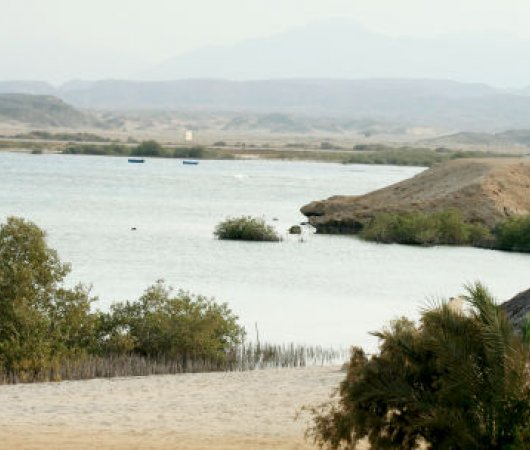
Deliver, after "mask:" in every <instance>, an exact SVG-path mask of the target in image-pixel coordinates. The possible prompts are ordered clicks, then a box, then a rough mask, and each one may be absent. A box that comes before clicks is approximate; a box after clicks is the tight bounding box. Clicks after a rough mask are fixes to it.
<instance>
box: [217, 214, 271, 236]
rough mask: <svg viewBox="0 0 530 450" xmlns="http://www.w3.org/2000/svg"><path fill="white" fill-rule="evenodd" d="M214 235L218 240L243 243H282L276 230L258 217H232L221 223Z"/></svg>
mask: <svg viewBox="0 0 530 450" xmlns="http://www.w3.org/2000/svg"><path fill="white" fill-rule="evenodd" d="M214 235H215V236H216V237H217V238H218V239H234V240H242V241H270V242H277V241H280V240H281V239H280V236H279V235H278V233H277V232H276V230H275V229H274V228H273V227H272V226H271V225H267V224H266V223H265V220H264V219H262V218H258V217H251V216H241V217H232V218H230V217H229V218H228V219H226V220H224V221H223V222H221V223H219V224H218V225H217V227H216V228H215V231H214Z"/></svg>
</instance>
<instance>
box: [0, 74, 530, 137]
mask: <svg viewBox="0 0 530 450" xmlns="http://www.w3.org/2000/svg"><path fill="white" fill-rule="evenodd" d="M6 92H11V93H14V92H16V93H31V94H47V95H55V96H57V97H58V98H61V99H62V100H64V101H66V102H68V103H70V104H72V105H73V106H75V107H78V108H85V109H99V110H101V109H106V110H159V111H161V110H172V111H179V110H180V111H219V112H221V111H231V112H241V113H242V114H244V113H254V114H255V113H260V114H264V113H284V114H295V115H301V116H313V117H316V116H318V117H328V118H340V119H341V120H343V119H344V118H350V119H352V120H357V121H358V120H361V119H367V120H375V121H384V122H388V123H393V124H397V125H402V126H406V127H411V126H421V127H436V128H439V129H441V130H446V131H454V132H457V131H463V130H466V131H488V132H491V131H500V130H505V129H508V128H530V95H529V94H530V90H520V91H517V92H515V91H511V92H509V91H506V90H502V89H496V88H493V87H490V86H487V85H484V84H473V83H458V82H454V81H447V80H426V79H424V80H415V79H366V80H331V79H291V80H263V81H227V80H198V79H197V80H177V81H155V82H148V81H120V80H102V81H94V82H88V81H72V82H69V83H66V84H64V85H62V86H60V87H57V88H55V87H53V86H52V85H49V84H46V83H43V82H38V81H37V82H28V81H24V82H21V81H18V82H17V81H11V82H0V93H6Z"/></svg>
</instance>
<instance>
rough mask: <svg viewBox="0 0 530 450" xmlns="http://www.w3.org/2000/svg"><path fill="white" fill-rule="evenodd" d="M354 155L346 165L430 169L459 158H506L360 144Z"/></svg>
mask: <svg viewBox="0 0 530 450" xmlns="http://www.w3.org/2000/svg"><path fill="white" fill-rule="evenodd" d="M354 150H356V152H355V153H353V154H352V155H349V156H348V157H347V158H345V159H344V163H346V164H388V165H395V166H421V167H431V166H432V165H434V164H438V163H441V162H445V161H449V160H452V159H461V158H491V157H501V156H507V155H502V154H498V153H492V152H482V151H462V150H449V149H446V148H438V149H436V150H432V149H430V148H421V147H400V148H393V147H387V146H385V145H381V144H362V145H356V146H355V147H354Z"/></svg>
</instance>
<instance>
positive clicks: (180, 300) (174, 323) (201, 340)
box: [103, 281, 243, 367]
mask: <svg viewBox="0 0 530 450" xmlns="http://www.w3.org/2000/svg"><path fill="white" fill-rule="evenodd" d="M103 322H104V323H105V327H106V332H107V339H106V342H105V345H106V347H104V348H103V351H104V352H105V353H110V354H112V353H116V352H117V350H119V349H123V350H125V351H127V352H128V353H131V354H137V355H141V356H147V357H157V358H166V359H169V360H178V361H180V362H181V364H182V365H183V366H184V367H185V366H186V364H187V361H192V360H197V359H206V360H209V361H218V362H224V361H225V358H226V356H227V354H228V352H229V351H230V350H231V349H232V348H233V347H234V346H235V345H236V344H239V342H240V338H241V336H242V333H243V329H242V328H241V327H240V326H239V325H238V324H237V317H236V316H235V315H234V314H233V313H232V311H231V310H230V309H229V308H228V306H227V305H226V304H225V303H222V304H219V303H216V302H215V301H214V300H213V299H209V298H206V297H203V296H200V295H192V294H189V293H187V292H184V291H178V292H177V293H176V295H174V294H173V292H172V289H171V288H168V287H166V286H165V284H164V283H163V282H161V281H159V282H157V283H156V284H154V285H153V286H151V287H149V288H148V289H147V290H146V291H145V293H144V294H143V295H142V296H141V297H140V299H139V300H137V301H134V302H129V301H127V302H123V303H115V304H114V305H112V307H111V310H110V312H109V313H108V314H106V316H105V317H103ZM125 336H126V337H127V339H126V340H125V342H127V343H128V344H127V345H126V346H125V347H124V346H123V344H124V337H125ZM117 341H118V342H117Z"/></svg>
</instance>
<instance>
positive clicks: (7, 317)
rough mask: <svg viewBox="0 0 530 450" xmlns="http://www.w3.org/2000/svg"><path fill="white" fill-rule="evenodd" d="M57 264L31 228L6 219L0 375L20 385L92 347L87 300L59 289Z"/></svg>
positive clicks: (62, 273) (1, 248)
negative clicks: (17, 380)
mask: <svg viewBox="0 0 530 450" xmlns="http://www.w3.org/2000/svg"><path fill="white" fill-rule="evenodd" d="M69 271H70V267H69V265H67V264H63V263H61V261H60V260H59V257H58V256H57V253H56V252H55V250H53V249H50V248H49V247H48V246H47V244H46V241H45V234H44V232H43V231H42V230H41V229H40V228H38V227H37V226H36V225H35V224H34V223H32V222H28V221H25V220H24V219H20V218H14V217H10V218H8V219H7V222H6V223H5V224H2V225H1V226H0V293H1V301H0V369H3V370H4V371H8V372H16V373H18V374H19V377H20V378H21V379H22V380H23V379H25V378H32V376H33V375H34V374H35V373H37V372H39V371H41V370H42V369H44V368H45V367H47V366H49V365H50V364H52V363H53V362H54V361H56V360H60V359H63V358H65V357H67V356H68V355H69V354H71V353H72V352H77V353H79V352H87V351H90V349H91V348H92V346H93V345H94V339H93V337H94V334H93V327H94V325H95V322H94V318H93V317H92V316H91V315H90V304H91V302H92V299H91V298H90V297H89V292H88V290H87V289H85V288H84V287H83V286H81V285H79V286H77V287H75V288H74V289H66V288H64V287H63V286H62V284H63V281H64V279H65V277H66V275H67V274H68V273H69Z"/></svg>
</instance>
